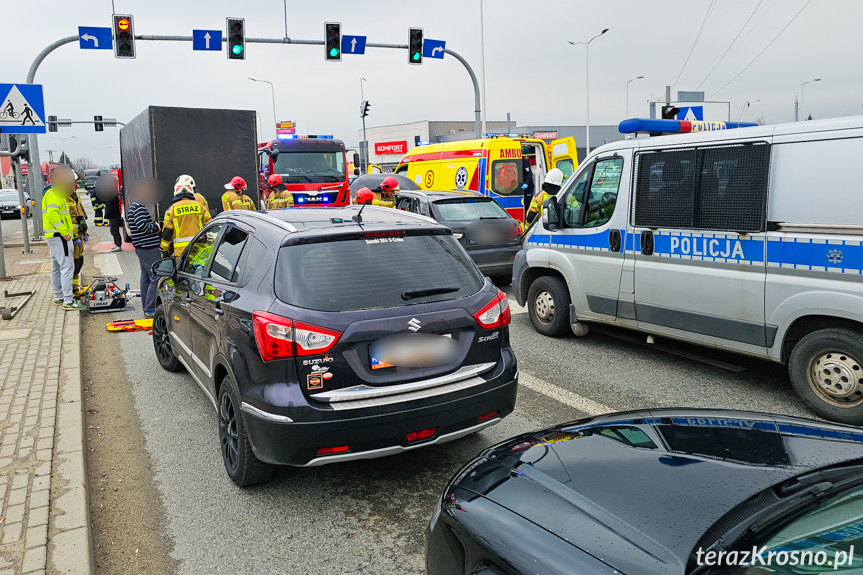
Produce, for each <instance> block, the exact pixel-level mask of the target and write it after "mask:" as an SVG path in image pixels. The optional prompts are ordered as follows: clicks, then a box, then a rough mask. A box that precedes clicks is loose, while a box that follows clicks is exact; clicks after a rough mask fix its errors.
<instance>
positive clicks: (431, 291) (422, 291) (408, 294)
mask: <svg viewBox="0 0 863 575" xmlns="http://www.w3.org/2000/svg"><path fill="white" fill-rule="evenodd" d="M458 290H459V288H457V287H433V288H419V289H409V290H405V291H403V292H402V299H403V300H409V299H414V298H418V297H425V296H427V295H439V294H444V293H452V292H454V291H458Z"/></svg>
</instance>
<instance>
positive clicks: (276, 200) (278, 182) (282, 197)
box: [267, 174, 294, 210]
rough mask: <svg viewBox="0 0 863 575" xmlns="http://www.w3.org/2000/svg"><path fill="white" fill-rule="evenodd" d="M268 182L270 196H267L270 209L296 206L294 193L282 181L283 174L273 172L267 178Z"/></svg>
mask: <svg viewBox="0 0 863 575" xmlns="http://www.w3.org/2000/svg"><path fill="white" fill-rule="evenodd" d="M267 183H268V184H270V196H269V197H268V198H267V209H268V210H282V209H285V208H293V207H294V195H293V194H292V193H291V192H289V191H288V188H287V187H286V186H285V184H283V183H282V176H280V175H279V174H273V175H272V176H270V177H269V178H267Z"/></svg>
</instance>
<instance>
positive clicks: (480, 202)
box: [432, 198, 507, 221]
mask: <svg viewBox="0 0 863 575" xmlns="http://www.w3.org/2000/svg"><path fill="white" fill-rule="evenodd" d="M432 209H433V210H434V212H435V216H436V217H435V219H437V220H443V221H474V220H479V219H482V218H486V219H489V218H506V217H507V213H506V212H505V211H504V209H503V208H502V207H500V205H499V204H498V203H497V202H495V201H494V200H488V199H483V198H458V199H453V200H442V201H438V202H434V204H432Z"/></svg>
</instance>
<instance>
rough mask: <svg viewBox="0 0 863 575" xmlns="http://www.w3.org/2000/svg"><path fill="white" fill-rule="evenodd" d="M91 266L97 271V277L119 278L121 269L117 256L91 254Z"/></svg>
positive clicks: (121, 273) (121, 272)
mask: <svg viewBox="0 0 863 575" xmlns="http://www.w3.org/2000/svg"><path fill="white" fill-rule="evenodd" d="M93 264H95V266H96V268H97V269H98V270H99V275H103V276H121V275H123V268H122V267H121V266H120V258H118V257H117V254H93Z"/></svg>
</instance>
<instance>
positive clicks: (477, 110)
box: [74, 34, 482, 138]
mask: <svg viewBox="0 0 863 575" xmlns="http://www.w3.org/2000/svg"><path fill="white" fill-rule="evenodd" d="M74 38H75V40H77V39H78V37H77V36H75V37H74ZM135 39H136V40H156V41H168V42H191V41H192V37H191V36H158V35H151V34H139V35H136V36H135ZM227 41H228V39H227V38H222V42H227ZM246 44H298V45H300V46H324V45H326V42H324V41H323V40H295V39H293V38H246ZM366 47H367V48H387V49H390V50H408V49H409V48H410V47H409V46H408V45H407V44H383V43H380V42H368V43H366ZM444 53H446V54H449V55H450V56H452V57H453V58H455V59H456V60H458V61H459V62H461V64H462V66H464V68H465V70H467V73H468V74H469V75H470V81H471V83H472V84H473V94H474V131H475V132H476V137H477V138H481V137H482V105H481V99H480V91H479V82H478V81H477V79H476V74H475V73H474V71H473V68H471V66H470V64H468V62H467V60H465V59H464V58H463V57H462V56H461V55H460V54H458V53H457V52H454V51H453V50H450V49H449V48H446V49H445V50H444Z"/></svg>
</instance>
